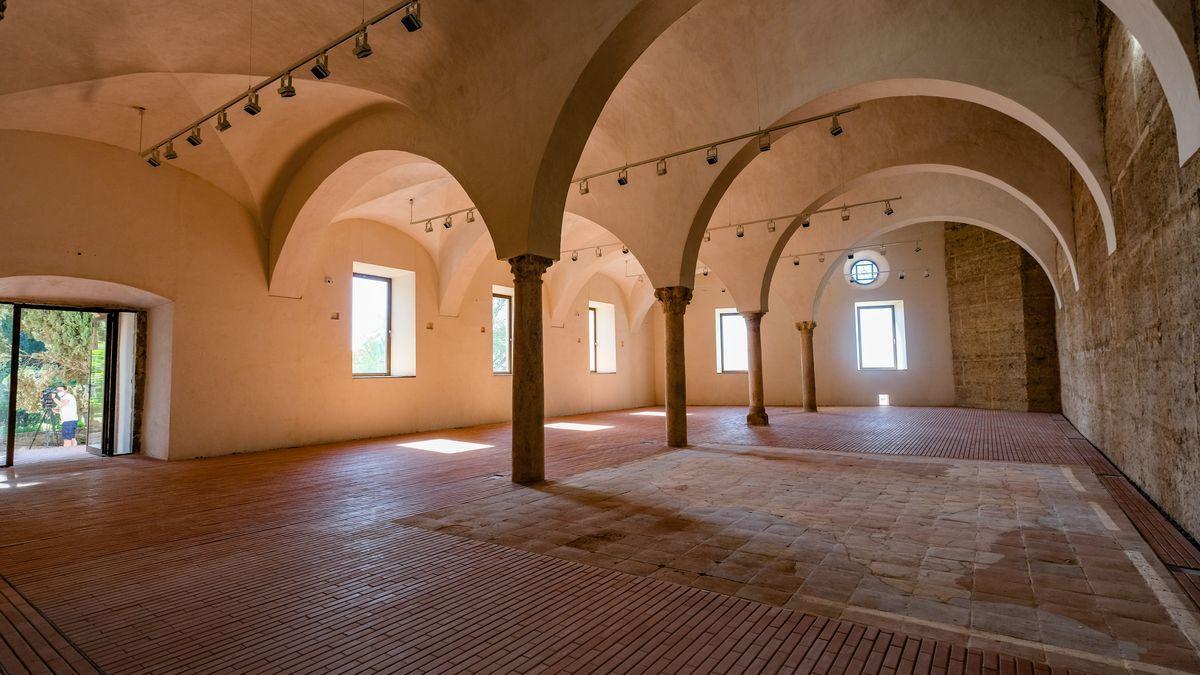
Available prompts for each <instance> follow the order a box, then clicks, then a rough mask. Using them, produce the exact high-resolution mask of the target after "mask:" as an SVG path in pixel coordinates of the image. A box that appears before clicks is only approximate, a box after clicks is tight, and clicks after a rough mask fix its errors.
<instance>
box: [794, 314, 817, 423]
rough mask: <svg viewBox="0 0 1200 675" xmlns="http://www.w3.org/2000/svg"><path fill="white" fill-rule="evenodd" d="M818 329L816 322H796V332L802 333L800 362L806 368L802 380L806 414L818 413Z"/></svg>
mask: <svg viewBox="0 0 1200 675" xmlns="http://www.w3.org/2000/svg"><path fill="white" fill-rule="evenodd" d="M816 327H817V322H816V321H797V322H796V330H799V331H800V361H801V365H803V367H804V371H803V373H801V380H802V383H803V385H804V387H803V389H804V410H805V412H817V371H816V360H815V359H814V358H813V329H814V328H816Z"/></svg>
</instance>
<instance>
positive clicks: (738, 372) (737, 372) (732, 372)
mask: <svg viewBox="0 0 1200 675" xmlns="http://www.w3.org/2000/svg"><path fill="white" fill-rule="evenodd" d="M748 372H750V371H748V370H718V371H717V374H718V375H745V374H746V373H748Z"/></svg>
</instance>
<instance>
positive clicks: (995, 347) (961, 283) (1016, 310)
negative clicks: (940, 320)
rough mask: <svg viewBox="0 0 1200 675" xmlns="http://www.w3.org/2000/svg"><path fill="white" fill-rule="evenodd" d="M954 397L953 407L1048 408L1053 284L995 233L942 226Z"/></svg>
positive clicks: (1055, 388) (1054, 382)
mask: <svg viewBox="0 0 1200 675" xmlns="http://www.w3.org/2000/svg"><path fill="white" fill-rule="evenodd" d="M946 284H947V290H948V291H949V299H950V342H951V347H952V355H953V359H954V399H955V403H956V404H957V405H960V406H965V407H970V408H992V409H997V410H1033V411H1039V412H1056V411H1058V409H1059V403H1058V401H1059V383H1058V356H1057V349H1056V344H1055V335H1054V289H1053V287H1052V286H1051V285H1050V280H1049V279H1048V278H1046V275H1045V273H1044V272H1043V271H1042V268H1041V266H1039V265H1038V263H1037V261H1035V260H1034V259H1033V258H1032V257H1030V255H1029V254H1028V253H1026V252H1025V251H1024V250H1023V249H1022V248H1021V247H1020V246H1018V245H1017V244H1015V243H1013V242H1012V241H1011V240H1009V239H1007V238H1005V237H1004V236H1002V235H999V234H996V233H994V232H991V231H988V230H985V229H983V228H980V227H975V226H972V225H961V224H957V223H947V224H946Z"/></svg>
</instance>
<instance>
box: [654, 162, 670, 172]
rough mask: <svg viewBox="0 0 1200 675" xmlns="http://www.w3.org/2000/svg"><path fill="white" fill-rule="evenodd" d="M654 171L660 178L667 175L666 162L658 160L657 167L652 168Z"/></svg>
mask: <svg viewBox="0 0 1200 675" xmlns="http://www.w3.org/2000/svg"><path fill="white" fill-rule="evenodd" d="M654 170H655V172H657V173H658V175H660V176H665V175H667V160H665V159H660V160H658V165H657V166H655V167H654Z"/></svg>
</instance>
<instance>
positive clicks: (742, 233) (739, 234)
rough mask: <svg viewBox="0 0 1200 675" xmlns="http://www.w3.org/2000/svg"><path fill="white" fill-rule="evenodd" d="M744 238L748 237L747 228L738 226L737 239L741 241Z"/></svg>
mask: <svg viewBox="0 0 1200 675" xmlns="http://www.w3.org/2000/svg"><path fill="white" fill-rule="evenodd" d="M744 236H746V228H744V227H742V226H741V225H738V226H737V238H738V239H741V238H742V237H744Z"/></svg>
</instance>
